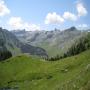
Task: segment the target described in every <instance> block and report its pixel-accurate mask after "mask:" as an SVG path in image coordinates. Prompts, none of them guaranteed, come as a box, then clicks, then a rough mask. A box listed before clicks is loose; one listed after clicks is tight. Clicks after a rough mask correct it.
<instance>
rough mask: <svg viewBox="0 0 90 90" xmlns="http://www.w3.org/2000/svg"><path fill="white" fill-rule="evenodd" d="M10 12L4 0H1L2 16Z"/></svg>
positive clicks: (0, 13)
mask: <svg viewBox="0 0 90 90" xmlns="http://www.w3.org/2000/svg"><path fill="white" fill-rule="evenodd" d="M9 13H10V10H9V9H8V8H7V6H6V5H5V2H4V1H3V0H0V16H5V15H7V14H9Z"/></svg>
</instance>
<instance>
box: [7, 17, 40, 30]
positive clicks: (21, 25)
mask: <svg viewBox="0 0 90 90" xmlns="http://www.w3.org/2000/svg"><path fill="white" fill-rule="evenodd" d="M8 24H9V25H10V27H11V28H12V29H14V30H18V29H26V30H27V31H35V30H40V25H36V24H31V23H30V24H29V23H27V22H24V21H23V20H22V19H21V17H11V18H10V20H9V22H8Z"/></svg>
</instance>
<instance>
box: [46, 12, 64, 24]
mask: <svg viewBox="0 0 90 90" xmlns="http://www.w3.org/2000/svg"><path fill="white" fill-rule="evenodd" d="M63 22H64V19H63V18H62V17H61V16H60V15H58V14H56V13H55V12H53V13H48V14H47V16H46V19H45V24H58V23H63Z"/></svg>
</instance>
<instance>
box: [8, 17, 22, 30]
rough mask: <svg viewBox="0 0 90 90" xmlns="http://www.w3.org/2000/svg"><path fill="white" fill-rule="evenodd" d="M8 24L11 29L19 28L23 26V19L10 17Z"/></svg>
mask: <svg viewBox="0 0 90 90" xmlns="http://www.w3.org/2000/svg"><path fill="white" fill-rule="evenodd" d="M8 24H9V25H10V26H11V27H12V28H13V29H20V28H22V27H23V21H22V19H21V18H20V17H11V18H10V20H9V22H8Z"/></svg>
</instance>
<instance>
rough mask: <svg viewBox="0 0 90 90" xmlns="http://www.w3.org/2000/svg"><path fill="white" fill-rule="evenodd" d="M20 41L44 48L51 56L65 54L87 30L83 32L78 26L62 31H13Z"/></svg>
mask: <svg viewBox="0 0 90 90" xmlns="http://www.w3.org/2000/svg"><path fill="white" fill-rule="evenodd" d="M12 32H13V33H14V34H15V35H16V36H17V37H18V39H19V40H20V41H22V42H26V43H28V44H31V45H34V46H38V47H42V48H44V49H45V50H46V51H47V53H48V55H49V56H56V55H57V54H63V53H64V52H65V51H67V50H68V48H69V47H70V46H71V45H72V43H73V42H74V40H76V39H78V38H79V37H81V36H83V35H85V34H86V33H87V31H85V32H82V31H80V30H77V28H76V27H71V28H68V29H66V30H63V31H60V30H59V29H55V30H52V31H44V30H42V31H25V30H19V31H18V30H17V31H12Z"/></svg>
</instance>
